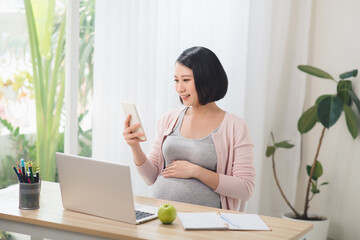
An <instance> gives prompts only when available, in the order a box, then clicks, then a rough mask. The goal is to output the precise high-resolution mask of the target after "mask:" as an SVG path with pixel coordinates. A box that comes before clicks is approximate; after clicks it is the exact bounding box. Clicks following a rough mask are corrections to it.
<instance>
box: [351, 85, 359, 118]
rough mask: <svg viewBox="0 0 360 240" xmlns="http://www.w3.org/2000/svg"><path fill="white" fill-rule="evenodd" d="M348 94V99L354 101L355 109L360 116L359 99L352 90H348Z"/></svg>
mask: <svg viewBox="0 0 360 240" xmlns="http://www.w3.org/2000/svg"><path fill="white" fill-rule="evenodd" d="M349 94H350V97H351V99H352V100H353V101H354V103H355V105H356V108H357V110H358V112H359V114H360V100H359V98H358V97H357V96H356V94H355V93H354V92H353V90H349Z"/></svg>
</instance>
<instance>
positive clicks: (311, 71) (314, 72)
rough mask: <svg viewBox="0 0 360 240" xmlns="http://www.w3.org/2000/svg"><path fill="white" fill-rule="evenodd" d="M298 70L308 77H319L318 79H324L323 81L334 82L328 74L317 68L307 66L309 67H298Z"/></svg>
mask: <svg viewBox="0 0 360 240" xmlns="http://www.w3.org/2000/svg"><path fill="white" fill-rule="evenodd" d="M298 68H299V69H300V70H301V71H303V72H306V73H308V74H310V75H313V76H316V77H319V78H325V79H332V80H334V78H333V77H332V76H331V75H330V74H328V73H327V72H325V71H323V70H321V69H319V68H316V67H312V66H309V65H299V66H298Z"/></svg>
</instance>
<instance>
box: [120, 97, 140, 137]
mask: <svg viewBox="0 0 360 240" xmlns="http://www.w3.org/2000/svg"><path fill="white" fill-rule="evenodd" d="M120 104H121V107H122V109H123V112H124V115H125V117H127V116H128V115H129V114H131V119H130V126H131V125H134V124H138V123H139V124H140V127H139V128H137V129H136V130H135V133H140V132H143V133H144V135H142V136H140V137H138V138H139V139H140V140H143V141H146V136H145V131H144V128H143V125H142V124H141V121H140V117H139V114H138V112H137V110H136V106H135V104H134V103H130V102H120Z"/></svg>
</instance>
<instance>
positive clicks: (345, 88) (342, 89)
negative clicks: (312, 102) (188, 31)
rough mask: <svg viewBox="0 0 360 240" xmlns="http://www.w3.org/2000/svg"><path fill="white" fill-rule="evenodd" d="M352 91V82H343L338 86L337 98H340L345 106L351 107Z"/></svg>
mask: <svg viewBox="0 0 360 240" xmlns="http://www.w3.org/2000/svg"><path fill="white" fill-rule="evenodd" d="M350 90H352V82H351V81H349V80H341V81H339V83H338V85H337V96H338V97H340V98H341V99H342V100H343V101H344V103H345V104H347V105H349V106H351V97H350V93H349V91H350Z"/></svg>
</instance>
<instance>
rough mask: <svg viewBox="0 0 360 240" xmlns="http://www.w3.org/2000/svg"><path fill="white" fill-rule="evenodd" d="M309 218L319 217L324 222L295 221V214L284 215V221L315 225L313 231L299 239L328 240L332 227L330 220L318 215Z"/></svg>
mask: <svg viewBox="0 0 360 240" xmlns="http://www.w3.org/2000/svg"><path fill="white" fill-rule="evenodd" d="M308 215H309V217H319V218H321V219H323V220H300V219H294V218H293V217H294V213H292V212H291V213H285V214H283V215H282V218H283V219H290V220H293V221H300V222H306V223H311V224H313V226H314V227H313V229H312V230H311V231H310V232H308V233H307V234H306V235H304V236H302V237H301V238H299V240H305V239H306V240H326V239H327V235H328V230H329V225H330V218H328V217H322V216H319V215H316V214H308Z"/></svg>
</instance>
